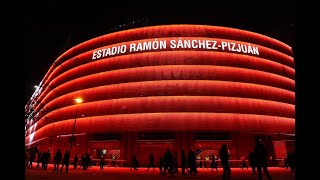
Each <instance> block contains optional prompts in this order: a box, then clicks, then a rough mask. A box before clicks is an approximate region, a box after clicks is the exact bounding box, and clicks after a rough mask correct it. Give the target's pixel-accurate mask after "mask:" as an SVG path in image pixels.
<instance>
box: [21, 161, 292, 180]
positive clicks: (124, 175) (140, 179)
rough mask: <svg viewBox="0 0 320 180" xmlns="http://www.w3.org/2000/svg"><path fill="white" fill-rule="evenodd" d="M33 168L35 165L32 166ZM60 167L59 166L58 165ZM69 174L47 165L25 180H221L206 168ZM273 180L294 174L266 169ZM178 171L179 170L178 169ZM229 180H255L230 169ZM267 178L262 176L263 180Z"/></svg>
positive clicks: (107, 169) (94, 170) (95, 169)
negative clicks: (174, 171) (187, 171)
mask: <svg viewBox="0 0 320 180" xmlns="http://www.w3.org/2000/svg"><path fill="white" fill-rule="evenodd" d="M33 167H35V165H34V166H33ZM60 167H61V165H60ZM70 167H71V168H69V172H68V173H66V172H65V171H63V172H62V173H60V172H53V165H52V164H49V166H48V169H47V171H43V170H36V169H34V168H33V169H32V170H30V169H27V170H26V171H25V180H44V179H45V180H98V179H99V180H101V179H110V180H126V179H133V180H135V179H136V180H147V179H151V180H163V179H171V180H172V179H189V180H193V179H200V180H202V179H210V180H220V179H222V169H221V168H218V172H216V171H215V170H214V171H211V169H210V168H209V169H207V168H198V175H197V176H188V175H187V176H186V175H184V176H182V175H181V174H180V173H178V174H176V175H175V176H174V177H171V176H169V175H166V176H162V175H160V171H159V169H158V168H156V169H155V170H154V171H152V169H150V171H146V169H147V168H139V169H138V170H136V171H135V170H132V171H130V168H127V167H123V168H122V167H117V168H114V167H105V168H104V170H100V169H99V167H98V166H94V167H91V168H89V169H87V170H86V171H84V170H82V169H76V170H74V169H73V166H70ZM268 169H269V172H270V174H271V176H272V179H273V180H295V174H294V173H291V172H290V171H289V170H288V169H285V168H278V167H270V168H268ZM179 171H180V169H179ZM231 172H232V173H231V178H230V179H231V180H257V179H258V178H257V176H256V175H251V170H250V169H243V170H241V169H239V168H232V169H231ZM266 179H267V178H266V177H265V176H263V180H266Z"/></svg>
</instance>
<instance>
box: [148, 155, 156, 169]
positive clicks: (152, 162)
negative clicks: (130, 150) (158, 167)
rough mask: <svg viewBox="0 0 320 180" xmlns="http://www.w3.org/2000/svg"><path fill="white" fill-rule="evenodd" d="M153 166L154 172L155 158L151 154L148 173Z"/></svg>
mask: <svg viewBox="0 0 320 180" xmlns="http://www.w3.org/2000/svg"><path fill="white" fill-rule="evenodd" d="M151 166H152V167H153V171H154V156H153V154H152V153H150V155H149V166H148V169H147V171H149V168H150V167H151Z"/></svg>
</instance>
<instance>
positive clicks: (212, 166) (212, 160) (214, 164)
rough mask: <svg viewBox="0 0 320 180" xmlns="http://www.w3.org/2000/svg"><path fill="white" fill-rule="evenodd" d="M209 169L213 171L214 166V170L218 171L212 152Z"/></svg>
mask: <svg viewBox="0 0 320 180" xmlns="http://www.w3.org/2000/svg"><path fill="white" fill-rule="evenodd" d="M211 158H212V159H211V171H213V168H216V171H218V164H217V162H216V157H215V155H214V154H212V155H211Z"/></svg>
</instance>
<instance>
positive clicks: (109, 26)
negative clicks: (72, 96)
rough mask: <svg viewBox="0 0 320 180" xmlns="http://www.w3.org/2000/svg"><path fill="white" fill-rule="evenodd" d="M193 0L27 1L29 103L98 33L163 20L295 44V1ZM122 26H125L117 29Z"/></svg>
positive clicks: (25, 66)
mask: <svg viewBox="0 0 320 180" xmlns="http://www.w3.org/2000/svg"><path fill="white" fill-rule="evenodd" d="M101 2H104V3H101ZM138 2H139V3H138ZM179 2H180V3H179ZM190 2H191V3H189V1H163V0H162V1H151V0H150V1H142V2H141V1H121V0H118V1H114V2H113V3H114V4H110V3H111V1H109V0H107V1H100V2H99V1H98V2H96V1H94V0H89V1H86V2H82V1H62V0H56V1H53V0H49V1H34V0H28V1H26V4H25V17H24V20H25V34H24V36H25V43H24V49H25V51H24V53H25V54H24V59H25V60H24V61H25V63H24V85H25V102H27V101H28V100H29V98H30V97H31V95H32V93H33V92H34V90H35V88H34V86H35V85H38V84H39V83H40V81H41V80H42V78H43V77H44V75H45V74H46V72H47V71H48V70H49V68H50V66H51V64H52V63H53V62H54V61H55V59H56V58H57V57H58V56H59V55H61V54H62V53H63V52H64V51H66V50H67V49H69V48H71V47H73V46H75V45H77V44H79V43H81V42H84V41H86V40H89V39H92V38H94V37H97V36H100V35H104V34H107V33H111V32H116V31H120V30H124V29H129V28H134V27H144V26H151V25H160V24H204V25H215V26H227V27H234V28H239V29H244V30H249V31H253V32H257V33H261V34H264V35H267V36H270V37H272V38H276V39H278V40H280V41H283V42H284V43H286V44H288V45H290V46H294V43H295V27H296V22H295V21H296V19H295V13H296V12H295V4H294V2H293V1H287V0H283V1H246V2H247V3H243V1H241V2H240V1H190ZM221 2H225V3H221ZM133 21H134V22H135V23H133ZM138 21H139V22H138ZM137 22H138V23H137ZM122 24H126V26H125V27H124V28H122V29H119V28H115V27H119V25H122Z"/></svg>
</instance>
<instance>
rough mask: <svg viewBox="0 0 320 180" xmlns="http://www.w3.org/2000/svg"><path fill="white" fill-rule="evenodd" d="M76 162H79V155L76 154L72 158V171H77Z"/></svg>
mask: <svg viewBox="0 0 320 180" xmlns="http://www.w3.org/2000/svg"><path fill="white" fill-rule="evenodd" d="M78 162H79V154H78V153H76V155H75V156H74V158H73V169H77V166H78Z"/></svg>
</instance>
